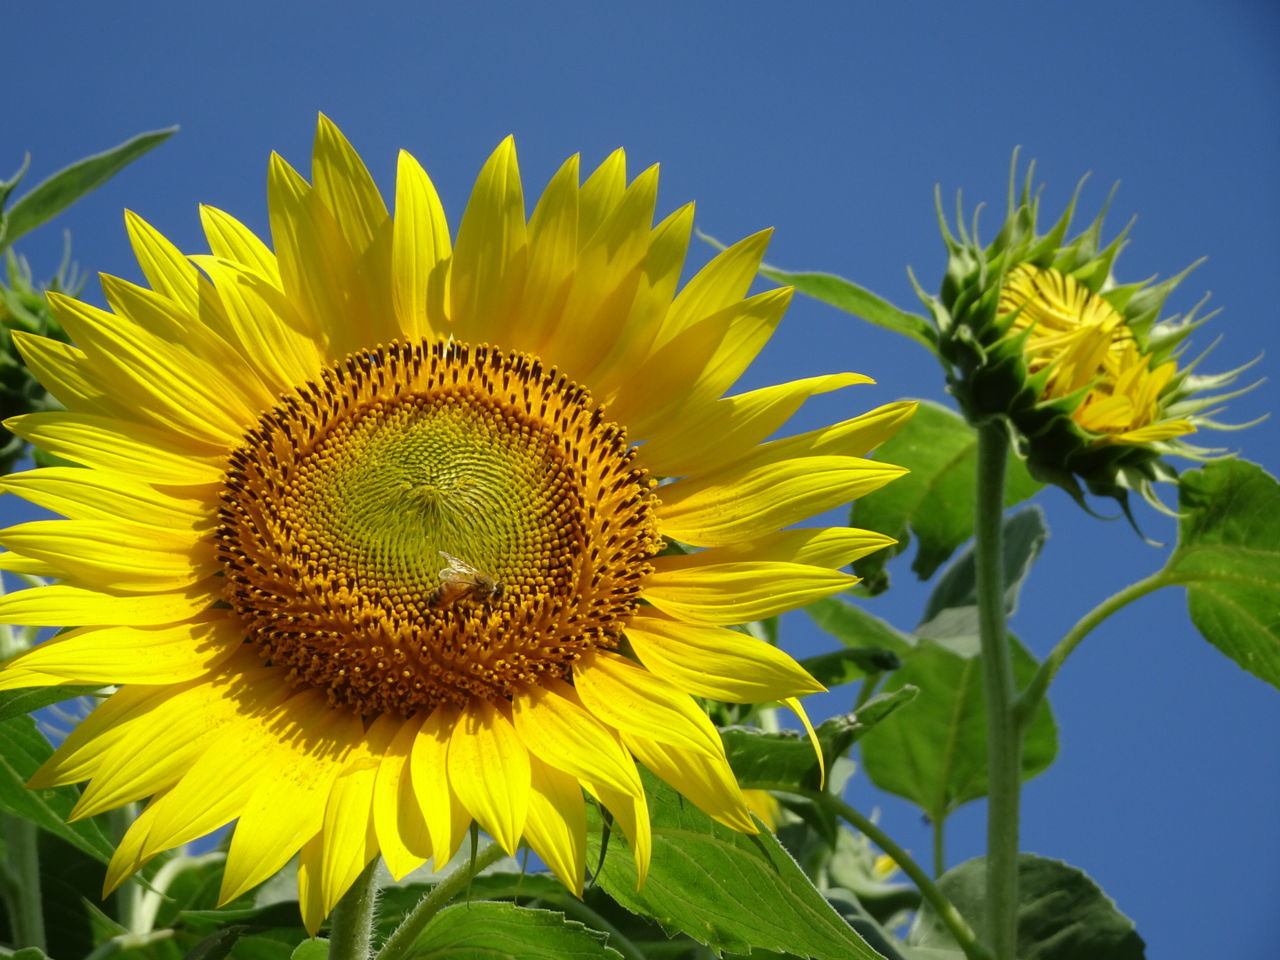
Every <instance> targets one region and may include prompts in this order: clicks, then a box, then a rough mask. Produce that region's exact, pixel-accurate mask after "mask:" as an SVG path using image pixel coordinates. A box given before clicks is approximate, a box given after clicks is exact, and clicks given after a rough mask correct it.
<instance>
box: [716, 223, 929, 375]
mask: <svg viewBox="0 0 1280 960" xmlns="http://www.w3.org/2000/svg"><path fill="white" fill-rule="evenodd" d="M695 232H696V233H697V234H698V237H699V238H700V239H702V240H703V241H705V242H706V243H709V244H711V246H713V247H715V248H716V249H717V250H724V249H725V245H724V244H723V243H721V242H720V241H719V240H717V239H716V238H715V237H713V236H711V235H710V234H708V233H703V232H702V231H701V230H695ZM760 275H761V276H764V277H768V278H769V279H770V280H774V281H777V282H778V283H785V284H786V285H787V286H790V287H795V288H796V289H797V290H799V291H800V292H801V293H803V294H804V295H805V296H809V297H813V298H814V299H815V300H821V301H822V302H823V303H826V304H829V305H831V306H833V307H835V308H837V309H839V310H844V311H845V312H847V313H852V314H853V315H854V316H855V317H861V318H862V319H863V320H866V321H868V322H870V323H874V324H875V325H876V326H878V327H885V328H886V329H888V330H892V331H893V332H894V333H901V334H903V335H904V336H907V337H910V338H911V339H912V340H914V341H916V343H918V344H920V345H921V346H923V347H925V348H926V349H928V351H929V352H930V353H932V354H934V355H935V356H936V355H937V353H938V332H937V330H935V329H934V327H933V324H931V323H930V322H929V321H928V320H926V319H925V318H924V317H921V316H917V315H916V314H914V313H907V312H906V311H905V310H900V309H899V308H897V307H895V306H894V305H893V304H892V303H890V302H889V301H888V300H885V299H884V298H883V297H878V296H876V295H875V294H874V293H872V292H871V291H870V290H867V289H865V288H864V287H860V286H858V285H857V284H856V283H854V282H852V281H851V280H845V279H844V278H843V277H837V276H836V275H835V274H832V273H812V272H801V273H796V272H792V271H789V270H779V269H778V268H777V267H773V266H770V265H769V264H767V263H762V264H761V265H760Z"/></svg>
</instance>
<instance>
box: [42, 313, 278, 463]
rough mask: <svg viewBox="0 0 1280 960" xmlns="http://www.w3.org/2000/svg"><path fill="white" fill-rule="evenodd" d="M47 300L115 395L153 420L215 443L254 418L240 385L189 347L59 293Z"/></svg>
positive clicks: (235, 436)
mask: <svg viewBox="0 0 1280 960" xmlns="http://www.w3.org/2000/svg"><path fill="white" fill-rule="evenodd" d="M48 299H49V305H50V307H52V308H53V311H54V313H55V314H56V315H57V317H58V319H59V320H60V321H61V322H62V326H63V328H64V329H66V331H67V333H68V334H70V335H71V337H72V339H73V340H75V342H76V343H77V344H78V345H79V346H80V348H81V349H82V350H84V351H85V355H86V356H87V357H88V361H89V363H90V365H91V366H92V367H93V368H94V369H96V370H98V371H100V374H101V376H102V377H103V379H104V380H106V381H107V382H110V383H111V384H112V386H113V387H114V388H115V391H116V393H117V394H121V395H127V396H128V397H130V398H131V399H132V400H133V401H134V402H136V403H137V404H138V405H139V406H140V407H142V408H143V409H144V410H145V411H146V412H147V413H148V415H149V416H151V417H152V418H154V419H155V420H156V422H158V423H163V424H165V425H167V426H169V427H171V428H172V429H174V430H177V431H178V432H180V433H182V432H185V433H187V434H189V435H191V436H194V437H197V438H200V439H202V440H205V441H208V442H211V443H215V444H231V445H234V444H236V443H237V442H238V441H239V439H240V436H241V434H242V433H243V432H244V429H245V427H247V426H248V425H249V424H251V423H253V421H255V420H256V419H257V414H258V409H257V408H255V407H253V406H251V405H250V404H249V403H248V401H246V399H245V397H244V395H243V394H242V393H241V390H240V387H239V386H238V385H236V384H233V383H232V382H231V381H229V380H228V379H226V378H225V377H224V376H223V375H222V373H221V372H219V371H218V370H216V369H214V367H213V366H212V365H211V364H210V363H208V362H206V361H205V360H202V359H201V358H199V357H197V356H196V355H195V354H193V353H192V352H191V351H190V350H187V349H185V348H183V347H180V346H177V345H175V344H173V343H170V342H168V341H166V340H164V339H161V338H160V337H159V336H157V335H156V334H154V333H152V332H150V331H148V330H146V329H144V328H143V327H142V326H141V325H139V324H137V323H134V322H132V321H130V320H128V319H126V318H125V317H121V316H118V315H116V314H113V313H107V312H106V311H104V310H99V309H97V308H96V307H91V306H89V305H88V304H84V303H80V302H78V301H76V300H72V299H71V298H69V297H65V296H63V295H61V294H58V293H53V292H51V293H50V294H49V296H48Z"/></svg>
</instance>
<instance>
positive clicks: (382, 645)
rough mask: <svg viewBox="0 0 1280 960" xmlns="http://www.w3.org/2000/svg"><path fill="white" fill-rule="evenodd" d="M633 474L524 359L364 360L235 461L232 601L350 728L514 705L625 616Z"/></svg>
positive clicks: (588, 409)
mask: <svg viewBox="0 0 1280 960" xmlns="http://www.w3.org/2000/svg"><path fill="white" fill-rule="evenodd" d="M634 458H635V454H634V450H633V449H632V448H631V447H630V445H629V444H628V442H627V438H626V434H625V431H624V430H623V429H622V428H621V427H620V426H618V425H617V424H615V423H613V422H611V421H609V420H608V419H607V418H606V416H605V415H604V412H603V410H602V409H601V408H600V407H599V406H597V405H596V404H594V403H593V401H592V399H591V397H590V395H589V394H588V393H587V391H586V390H585V389H583V388H582V387H580V386H578V385H577V384H575V383H573V382H572V381H570V380H568V378H566V377H565V376H563V375H562V374H559V373H558V372H557V371H555V370H546V369H544V368H543V366H542V365H541V363H539V362H538V361H537V360H536V359H535V358H533V357H530V356H527V355H524V354H508V353H503V352H501V351H499V350H497V349H494V348H491V347H487V346H480V347H475V348H472V347H468V346H466V345H463V344H459V343H457V342H444V341H442V342H437V343H434V344H426V343H416V344H404V343H392V344H390V345H388V346H385V347H376V348H372V349H369V350H366V351H361V352H360V353H358V354H355V355H352V356H349V357H347V358H346V360H344V361H343V362H341V363H339V364H336V365H335V366H333V367H332V368H330V369H329V370H326V371H325V372H324V373H323V374H322V375H321V376H320V377H319V378H317V379H316V380H314V381H312V382H311V383H308V384H305V385H303V386H302V387H299V388H297V389H296V390H294V391H293V392H292V393H291V394H289V395H287V396H285V397H283V398H282V399H281V401H280V403H279V404H278V405H277V406H276V407H275V408H274V409H272V410H270V411H268V412H267V413H265V414H263V415H262V417H261V418H260V419H259V421H258V423H257V424H256V425H255V426H254V427H253V428H252V429H250V430H249V431H248V432H247V433H246V435H245V439H244V442H243V443H242V444H241V445H240V446H239V447H238V448H237V449H236V450H235V451H234V452H233V453H232V454H231V456H230V458H229V460H228V467H227V471H226V475H225V482H224V487H223V490H222V494H221V502H222V505H221V508H220V510H219V520H220V524H219V527H218V529H217V542H218V554H219V557H220V558H221V560H222V563H223V565H224V571H225V583H226V585H225V589H224V599H225V601H226V602H227V603H228V604H229V605H230V606H231V607H232V608H233V609H234V610H235V611H236V612H237V613H238V614H239V615H240V617H241V619H242V620H243V622H244V626H245V630H246V635H247V637H248V639H249V640H250V641H251V642H253V643H255V644H256V645H257V646H258V647H259V649H260V650H261V652H262V654H263V656H264V657H265V658H266V659H267V660H268V661H270V662H272V663H274V664H278V665H281V666H284V667H287V668H288V671H289V677H290V680H291V681H292V682H293V683H295V684H297V685H300V686H309V687H319V688H322V689H324V690H325V691H326V692H327V694H328V696H329V698H330V700H331V702H333V703H335V704H345V705H348V706H351V707H354V708H356V709H358V710H359V711H360V712H362V713H364V714H376V713H380V712H383V711H386V710H395V711H398V712H399V713H401V714H403V715H406V716H407V715H410V714H412V713H414V712H416V711H419V710H426V709H430V708H432V707H434V706H435V705H437V704H440V703H446V702H449V703H455V704H458V705H464V704H466V703H467V702H469V701H471V700H472V699H473V698H477V697H479V698H484V699H489V700H497V699H500V698H505V697H509V696H511V695H512V694H513V692H515V691H516V690H518V689H519V688H521V686H523V685H526V684H530V683H538V682H539V680H540V679H542V678H544V677H562V676H564V675H565V674H566V673H567V672H568V670H569V668H570V665H571V664H572V663H573V662H574V661H575V660H577V659H579V658H580V657H581V656H582V655H583V653H585V652H587V651H589V650H591V649H595V648H598V647H613V646H616V645H617V643H618V641H619V638H620V637H621V635H622V630H623V627H624V626H625V624H626V620H627V618H628V617H629V616H630V614H631V613H632V612H633V611H634V610H635V609H636V607H637V606H638V595H639V592H640V589H641V586H642V581H643V578H644V577H645V576H646V575H647V574H648V573H649V572H651V569H652V568H651V567H650V565H649V560H650V558H651V557H652V556H653V555H654V554H655V553H656V552H657V549H658V537H657V533H656V530H657V526H656V521H655V519H654V516H653V509H654V505H655V500H654V498H653V497H652V496H651V493H650V490H651V487H652V483H651V481H650V479H649V477H648V475H647V474H646V473H645V471H644V470H642V469H641V468H639V467H637V466H636V465H635V464H634ZM473 580H474V581H476V582H475V583H474V584H473V583H472V582H471V581H473ZM480 585H484V589H481V587H480Z"/></svg>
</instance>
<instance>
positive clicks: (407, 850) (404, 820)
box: [373, 714, 448, 880]
mask: <svg viewBox="0 0 1280 960" xmlns="http://www.w3.org/2000/svg"><path fill="white" fill-rule="evenodd" d="M383 716H386V717H389V716H391V715H390V714H383ZM422 719H423V718H422V717H416V718H413V719H410V720H404V721H401V722H400V724H399V728H398V729H397V730H396V732H395V736H393V737H392V738H391V742H390V743H389V744H388V745H387V748H386V750H384V751H383V754H382V760H381V762H380V763H379V764H378V775H377V778H376V779H375V781H374V791H373V827H374V831H375V833H376V834H377V838H378V847H379V848H380V849H381V850H382V858H383V859H384V860H385V861H386V863H387V869H388V870H390V871H391V876H392V877H394V878H395V879H396V880H400V879H402V878H403V877H404V876H405V875H406V874H408V873H411V872H412V871H414V870H416V869H418V867H420V866H422V864H423V863H424V862H425V861H426V859H427V857H429V856H430V855H431V836H430V834H429V833H428V832H427V822H426V820H424V819H423V816H422V807H421V806H420V805H419V804H418V800H417V798H416V797H415V796H414V792H413V782H412V778H411V774H410V772H409V754H410V752H411V751H412V749H413V743H414V740H415V739H416V738H417V736H418V731H419V730H420V729H422ZM381 721H382V718H381V717H380V718H379V722H381ZM445 789H446V790H447V789H448V788H447V787H446V788H445Z"/></svg>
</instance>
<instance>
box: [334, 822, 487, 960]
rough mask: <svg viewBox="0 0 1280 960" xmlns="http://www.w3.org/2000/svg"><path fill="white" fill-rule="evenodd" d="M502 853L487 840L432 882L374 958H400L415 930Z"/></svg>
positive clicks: (414, 936)
mask: <svg viewBox="0 0 1280 960" xmlns="http://www.w3.org/2000/svg"><path fill="white" fill-rule="evenodd" d="M503 856H504V854H503V850H502V848H501V847H500V846H498V845H497V844H496V843H491V844H489V845H488V846H487V847H485V848H484V849H482V850H481V851H480V852H479V853H477V854H476V855H475V857H474V859H472V860H470V861H469V862H467V863H464V864H462V865H460V866H459V867H458V869H457V870H455V871H453V873H451V874H449V875H448V876H447V877H445V878H444V879H443V880H441V881H440V882H439V883H438V884H436V885H435V887H434V888H432V890H431V892H430V893H428V894H427V895H426V896H425V897H423V898H422V899H421V900H420V901H418V905H417V906H416V907H414V908H413V909H412V910H410V911H409V913H408V915H407V916H406V917H405V918H404V920H403V921H402V922H401V923H400V926H398V927H396V930H395V932H394V933H393V934H391V936H390V937H388V938H387V942H386V943H384V944H383V945H382V949H381V950H379V951H378V956H377V960H401V958H402V957H405V956H407V955H408V954H409V951H410V949H412V947H413V944H414V941H416V940H417V939H418V934H420V933H422V931H423V929H424V928H425V927H426V925H427V924H428V923H430V922H431V919H432V918H433V917H434V916H435V915H436V914H437V913H439V912H440V911H441V910H443V909H444V908H445V907H447V906H448V905H449V904H450V902H452V900H453V898H454V897H456V896H457V895H458V894H459V893H461V892H462V891H463V890H465V889H466V887H467V884H469V883H470V882H471V878H472V877H474V876H475V875H476V874H477V873H479V872H480V871H481V870H483V869H485V868H486V867H490V866H492V865H493V864H495V863H497V862H498V861H499V860H501V859H502V858H503ZM330 956H331V957H334V958H336V956H337V955H336V954H333V953H331V954H330Z"/></svg>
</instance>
